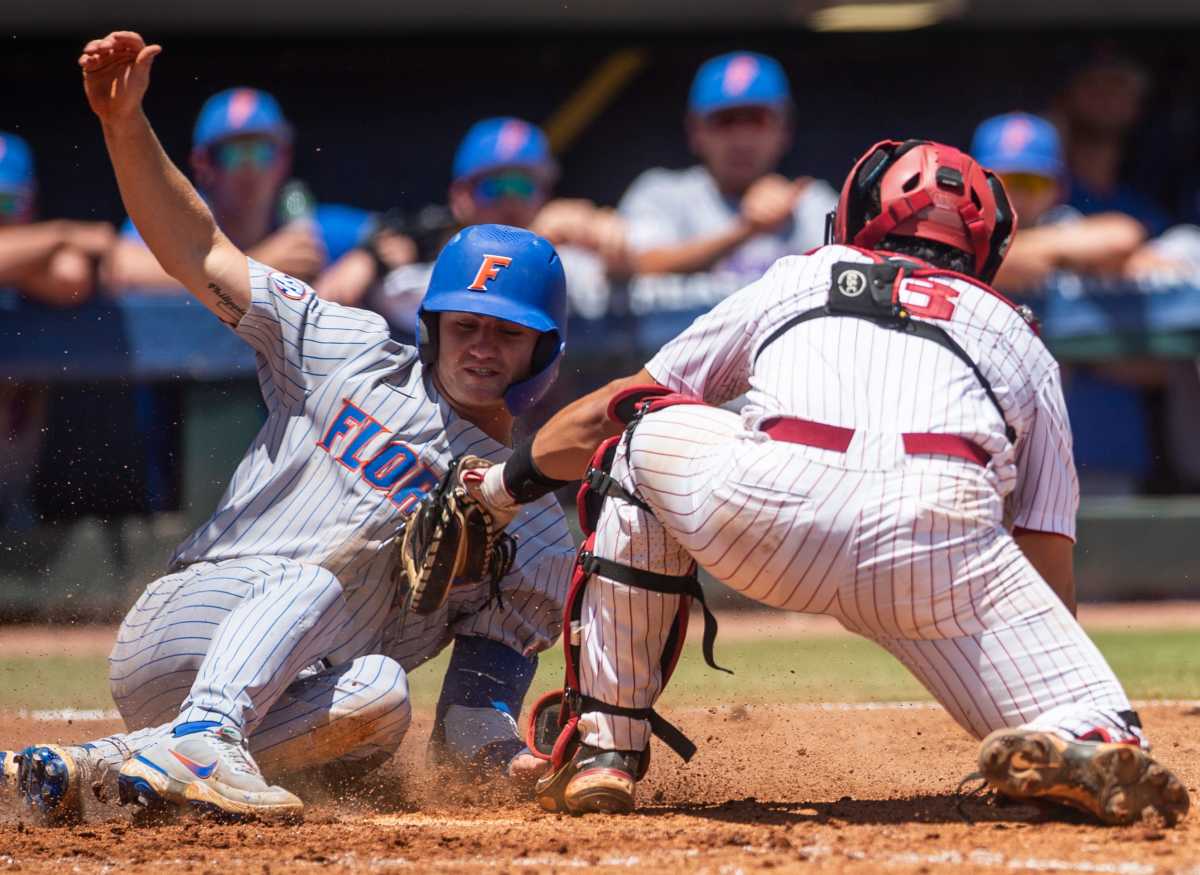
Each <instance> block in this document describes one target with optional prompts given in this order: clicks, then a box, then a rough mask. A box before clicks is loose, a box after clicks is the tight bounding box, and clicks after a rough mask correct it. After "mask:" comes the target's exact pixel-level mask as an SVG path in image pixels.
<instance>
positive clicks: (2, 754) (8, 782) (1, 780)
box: [0, 750, 21, 796]
mask: <svg viewBox="0 0 1200 875" xmlns="http://www.w3.org/2000/svg"><path fill="white" fill-rule="evenodd" d="M20 762H21V760H20V755H19V754H18V753H17V752H16V751H15V750H0V794H3V795H5V796H8V795H12V794H15V793H16V792H17V768H18V765H19V764H20Z"/></svg>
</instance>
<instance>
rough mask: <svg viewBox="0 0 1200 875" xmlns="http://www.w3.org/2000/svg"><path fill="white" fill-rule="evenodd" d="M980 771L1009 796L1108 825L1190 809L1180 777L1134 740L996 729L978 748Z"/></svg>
mask: <svg viewBox="0 0 1200 875" xmlns="http://www.w3.org/2000/svg"><path fill="white" fill-rule="evenodd" d="M979 770H980V772H981V773H982V775H983V777H984V778H985V779H986V780H987V782H988V785H989V786H990V787H991V788H992V789H993V790H995V791H997V792H999V793H1003V794H1005V795H1006V796H1011V797H1013V798H1016V799H1034V798H1040V799H1048V800H1051V801H1053V802H1059V803H1062V804H1064V805H1070V806H1072V807H1074V808H1079V809H1082V810H1083V811H1086V812H1088V813H1090V814H1092V815H1094V816H1096V817H1098V818H1099V819H1100V820H1102V821H1104V822H1105V823H1108V824H1114V825H1115V824H1128V823H1133V822H1135V821H1137V820H1140V819H1141V818H1142V816H1143V814H1145V813H1151V812H1155V813H1157V814H1158V815H1159V816H1161V817H1162V818H1163V820H1165V821H1166V822H1167V823H1168V824H1174V823H1175V822H1176V821H1178V820H1179V819H1180V818H1181V817H1183V816H1184V815H1185V814H1186V813H1187V810H1188V804H1189V801H1188V794H1187V790H1186V789H1185V788H1184V786H1183V784H1181V783H1180V782H1179V779H1178V778H1176V777H1175V776H1174V775H1173V774H1171V773H1170V772H1169V771H1168V770H1167V769H1165V768H1163V767H1162V766H1161V765H1159V764H1158V763H1157V762H1155V760H1154V759H1153V758H1152V757H1151V756H1150V755H1149V754H1147V753H1146V752H1145V751H1144V750H1142V749H1141V748H1139V747H1138V746H1137V745H1132V744H1108V743H1101V742H1092V741H1067V740H1066V739H1063V738H1059V737H1058V736H1057V735H1055V734H1054V733H1051V732H1037V731H1033V730H1027V729H998V730H996V731H995V732H993V733H992V734H991V735H989V736H988V737H987V738H985V739H984V740H983V743H982V745H981V746H980V748H979Z"/></svg>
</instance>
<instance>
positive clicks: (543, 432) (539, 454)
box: [533, 368, 657, 481]
mask: <svg viewBox="0 0 1200 875" xmlns="http://www.w3.org/2000/svg"><path fill="white" fill-rule="evenodd" d="M655 385H657V382H656V381H655V379H654V378H653V377H652V376H650V372H649V371H647V370H646V369H645V368H642V370H640V371H638V372H637V373H636V374H633V375H632V376H629V377H622V378H621V379H619V380H613V381H612V382H611V383H609V384H608V385H607V386H601V387H600V388H599V389H597V390H596V391H595V392H592V393H591V394H590V395H584V396H583V397H582V398H580V399H579V400H578V401H574V402H572V403H571V404H568V405H567V406H566V407H564V408H563V409H562V410H560V411H559V412H558V413H556V414H555V415H554V416H553V417H551V419H550V421H549V422H547V423H546V424H545V425H543V426H542V427H541V428H540V429H538V432H537V434H536V435H534V437H533V463H534V466H535V467H536V468H537V470H538V471H539V472H540V473H541V474H542V475H544V476H545V477H549V478H551V479H553V480H565V481H571V480H578V479H579V478H581V477H582V476H583V475H584V474H585V473H586V472H587V465H588V461H589V460H590V459H591V458H592V454H593V453H595V452H596V447H598V446H600V442H601V441H603V440H604V439H605V438H609V437H612V436H613V435H614V434H617V433H618V432H620V431H621V429H622V428H623V426H622V425H620V424H619V423H616V422H613V421H612V420H611V419H609V418H608V404H609V402H610V401H612V399H613V398H614V397H616V396H617V395H618V394H619V393H621V392H622V391H624V390H625V389H628V388H631V387H633V386H655Z"/></svg>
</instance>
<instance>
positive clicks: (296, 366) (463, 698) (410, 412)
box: [0, 32, 574, 819]
mask: <svg viewBox="0 0 1200 875" xmlns="http://www.w3.org/2000/svg"><path fill="white" fill-rule="evenodd" d="M159 51H160V47H159V46H147V45H146V44H145V43H144V42H143V40H142V38H141V37H140V36H138V35H137V34H135V33H129V32H118V33H113V34H110V35H109V36H107V37H105V38H104V39H100V40H94V41H92V42H90V43H88V44H87V46H86V47H85V48H84V51H83V55H82V57H81V58H80V60H79V63H80V65H81V67H82V68H83V74H84V87H85V90H86V92H87V97H88V101H89V102H90V104H91V106H92V109H93V110H94V111H95V113H96V115H97V116H98V117H99V119H100V122H101V126H102V128H103V131H104V138H105V143H106V144H107V147H108V151H109V154H110V156H111V159H112V164H113V168H114V170H115V171H116V176H117V181H118V183H119V185H120V189H121V195H122V198H123V199H124V201H125V206H126V208H127V209H128V211H129V214H130V216H131V217H132V218H133V221H134V222H135V223H136V225H137V227H138V229H139V230H140V231H141V233H142V236H143V237H144V239H145V240H146V242H147V244H148V245H149V246H150V248H151V249H152V250H153V252H154V254H155V256H156V257H157V258H158V260H159V262H160V263H161V264H162V265H163V267H164V268H165V269H166V270H167V271H168V272H169V273H170V274H171V275H172V276H173V277H175V278H176V279H177V280H178V281H179V282H180V283H181V284H183V285H184V286H186V287H187V288H188V289H189V290H190V291H191V292H192V293H193V294H194V295H195V296H196V297H197V299H198V300H200V302H201V303H203V304H204V305H205V306H206V307H208V308H209V309H210V310H211V311H212V312H213V313H215V314H216V315H217V317H218V318H220V319H221V320H222V321H224V322H225V323H226V324H228V325H229V326H230V327H231V328H232V329H233V330H235V331H237V333H238V334H239V335H240V336H241V337H242V338H244V339H245V340H246V342H247V343H249V344H250V345H251V346H253V347H254V349H255V352H256V354H257V356H256V357H257V363H258V376H259V381H260V383H261V386H262V392H263V399H264V401H265V402H266V406H267V411H268V416H267V420H266V422H265V423H264V425H263V427H262V430H261V431H260V432H259V434H258V436H257V437H256V439H255V441H254V443H253V445H252V446H251V447H250V448H249V450H248V451H247V453H246V455H245V457H244V458H243V460H242V462H241V463H240V464H239V466H238V468H237V470H236V471H235V472H234V475H233V479H232V481H231V482H230V485H229V487H228V489H227V490H226V492H225V495H224V496H223V497H222V499H221V503H220V505H219V506H218V508H217V510H216V512H215V513H214V514H213V516H212V518H211V519H210V520H209V521H208V522H207V523H205V524H204V525H203V526H202V527H200V529H198V530H197V531H196V532H195V533H193V535H192V536H191V537H190V538H189V539H188V540H187V541H185V542H184V543H183V544H182V545H181V546H180V547H179V549H178V550H177V551H176V553H175V556H174V558H173V559H172V562H171V569H170V573H169V574H167V576H165V577H163V578H160V579H159V580H157V581H155V582H154V583H152V584H151V585H150V586H149V587H148V588H147V589H146V591H145V593H144V594H143V595H142V596H141V598H140V599H139V600H138V602H137V603H136V604H135V605H134V607H133V608H132V610H131V611H130V612H129V614H128V616H127V617H126V618H125V621H124V623H123V624H122V626H121V629H120V631H119V633H118V637H117V643H116V646H115V647H114V649H113V653H112V657H111V659H110V664H111V683H112V694H113V698H114V700H115V701H116V703H117V706H118V708H119V709H120V711H121V714H122V716H123V717H124V719H125V723H126V726H127V728H128V732H125V733H120V734H117V735H113V736H110V737H107V738H102V739H97V740H95V741H93V742H91V743H89V744H84V745H82V746H77V747H60V746H50V745H34V746H31V747H29V748H26V749H25V750H23V751H21V752H20V753H19V754H14V753H13V752H11V751H9V752H4V753H2V754H0V758H2V759H3V761H4V762H3V765H4V767H5V769H4V774H5V776H6V778H7V780H8V782H9V783H10V784H11V783H15V784H16V785H17V787H18V789H19V791H20V793H21V796H22V798H23V799H24V800H25V802H26V803H27V804H28V805H29V806H31V807H32V808H33V809H35V810H37V811H40V812H42V813H44V814H45V815H47V816H48V817H50V818H51V819H62V818H67V817H70V816H72V815H73V814H74V813H75V812H76V811H77V809H78V804H79V798H80V793H81V788H82V787H86V786H88V785H89V784H92V783H94V782H97V781H101V780H103V779H104V777H105V776H106V775H111V774H113V773H117V783H118V787H119V791H120V795H121V798H122V799H123V800H124V801H131V802H136V803H138V804H141V805H145V806H152V807H161V808H163V809H165V810H168V811H169V810H173V808H174V807H176V806H180V805H192V806H199V807H201V808H204V809H209V810H214V811H216V812H217V813H220V814H223V815H233V816H273V815H289V816H294V815H296V814H298V813H299V812H300V811H301V809H302V803H301V801H300V799H298V798H297V797H296V796H295V795H293V793H291V792H289V791H288V790H286V789H284V788H283V787H282V786H278V785H275V784H272V783H270V782H269V780H268V778H266V777H264V774H265V775H269V776H271V777H272V778H275V779H279V776H285V775H297V774H299V773H304V772H312V770H313V769H315V768H316V767H320V766H322V765H323V764H325V768H324V770H323V772H322V775H323V776H324V777H330V776H346V777H353V776H355V775H358V774H361V773H363V772H364V771H366V770H368V769H370V768H373V767H375V766H377V765H378V764H380V763H381V762H383V761H384V760H386V759H387V758H388V757H390V756H391V754H392V753H393V752H394V751H395V749H396V748H397V746H398V745H399V744H400V741H401V739H402V738H403V737H404V734H405V731H406V730H407V728H408V726H409V721H410V705H409V698H408V688H407V683H406V673H407V672H409V671H411V670H412V669H413V668H415V667H416V666H418V665H420V664H421V663H422V662H424V661H426V660H428V659H429V658H431V657H432V656H433V655H434V654H436V653H437V652H438V651H440V650H441V649H442V648H444V647H445V646H446V645H448V644H450V643H451V641H452V640H453V641H454V650H453V654H452V657H451V664H450V669H449V672H448V675H447V678H446V682H445V685H444V688H443V692H442V697H441V701H440V702H439V704H438V710H437V721H436V727H435V730H434V745H433V746H434V749H435V750H434V752H435V754H436V755H437V756H438V757H439V759H440V760H443V761H447V762H449V763H450V764H452V765H461V766H463V767H466V768H469V769H472V770H474V769H484V768H487V767H493V768H495V769H496V770H504V771H505V772H506V773H507V774H508V775H510V776H516V777H520V776H522V775H524V776H525V777H526V778H528V777H530V776H533V775H535V774H536V773H537V772H538V771H540V770H541V769H542V768H543V764H542V763H541V762H540V761H538V760H537V759H535V758H534V757H532V756H530V755H529V754H528V753H527V752H522V749H523V743H522V741H521V739H520V738H519V735H518V733H517V727H516V722H515V720H516V718H517V717H518V716H519V713H520V709H521V703H522V699H523V697H524V695H525V692H526V691H527V689H528V686H529V683H530V681H531V680H532V676H533V673H534V669H535V667H536V653H537V652H538V651H540V650H543V649H545V648H546V647H548V646H550V644H551V643H552V642H553V641H554V640H555V639H556V638H557V636H558V634H559V631H560V623H561V615H562V610H563V603H564V596H565V592H566V587H567V583H568V580H569V576H570V570H571V563H572V557H573V553H574V548H573V544H572V542H571V540H570V537H569V534H568V532H567V528H566V526H565V523H564V520H563V516H562V511H561V510H560V509H559V507H558V505H557V503H556V502H555V501H554V499H553V498H552V497H546V498H544V499H542V500H541V501H538V502H535V503H534V504H532V505H531V506H529V507H527V508H525V509H524V510H523V512H522V513H521V514H520V515H518V516H517V517H516V518H515V519H514V520H513V521H512V523H511V524H510V526H509V532H511V533H512V534H513V535H514V536H515V538H516V542H517V544H518V545H519V550H518V552H517V555H516V556H515V560H514V559H513V557H512V556H508V557H507V559H506V561H504V562H499V563H490V564H489V567H492V568H498V569H502V570H499V571H497V574H496V576H497V577H498V578H500V579H493V580H491V581H488V580H483V579H480V578H476V579H468V580H460V581H457V583H458V584H459V585H458V586H456V587H455V589H454V591H453V593H451V594H450V597H449V599H448V600H446V601H445V602H444V603H439V604H437V605H434V606H433V607H432V609H431V610H429V611H428V612H426V613H418V612H416V611H410V610H405V608H404V602H403V599H404V595H405V590H406V587H405V586H402V585H401V584H402V583H403V582H404V577H403V575H401V574H397V555H398V553H397V549H396V546H395V544H394V542H395V541H396V538H395V535H396V531H397V525H398V522H399V521H400V520H401V518H402V517H403V516H404V515H405V514H406V513H407V512H408V511H409V510H411V508H412V507H413V506H414V505H415V504H416V503H417V502H418V501H419V500H420V499H421V497H422V496H423V494H424V493H426V492H427V491H428V490H429V489H430V488H431V487H432V486H433V485H435V484H437V483H438V482H439V480H440V479H441V478H442V475H443V472H445V471H446V470H447V466H448V462H449V460H450V459H451V458H453V457H457V456H461V455H463V454H473V455H476V456H480V457H483V458H485V459H489V460H493V461H496V462H499V461H502V460H503V459H504V458H506V457H507V455H508V453H509V449H508V446H509V445H510V443H511V439H512V428H513V421H514V416H515V415H517V414H519V413H520V412H521V411H523V410H525V409H526V408H528V407H529V406H531V405H532V404H533V403H534V402H535V401H536V400H537V399H538V398H539V397H540V396H541V395H542V394H543V393H544V392H545V391H546V389H547V388H548V387H549V385H550V384H551V382H552V381H553V380H554V377H555V375H556V373H557V369H558V363H559V361H560V359H561V355H562V351H563V348H564V346H565V315H566V294H565V286H564V278H563V272H562V268H561V265H560V264H559V261H558V256H557V255H556V253H555V252H554V249H553V247H551V246H550V244H549V243H547V242H546V241H545V240H543V239H542V238H540V237H538V236H536V235H534V234H532V233H530V232H528V231H523V230H520V229H516V228H509V227H506V226H502V225H480V226H475V227H472V228H467V229H465V230H464V231H462V232H461V233H460V234H459V235H457V236H456V237H455V238H454V239H453V240H451V241H450V243H448V244H447V246H446V248H445V249H444V250H443V252H442V254H441V256H440V257H439V258H438V261H437V264H436V265H435V266H434V269H433V273H432V276H431V279H430V282H429V292H428V294H427V296H426V298H425V301H424V305H423V307H422V309H421V312H420V315H419V323H420V325H419V332H418V334H419V336H420V340H419V343H418V347H419V348H417V349H414V348H412V347H407V346H403V345H400V344H398V343H396V342H394V341H393V340H391V338H390V337H389V335H388V330H387V327H386V325H385V323H384V321H383V319H382V318H380V317H379V316H376V315H374V314H371V313H367V312H365V311H361V310H354V309H350V308H346V307H341V306H339V305H336V304H331V303H328V302H324V301H321V300H319V299H318V298H317V297H316V295H315V294H314V293H313V291H312V289H311V288H310V287H309V286H307V285H306V284H304V283H303V282H300V281H299V280H297V279H295V278H293V277H290V276H287V275H284V274H281V273H279V272H276V271H273V270H272V269H271V268H270V267H269V266H267V265H264V264H259V263H257V262H255V261H253V260H250V259H247V257H246V256H245V255H244V254H243V253H242V252H241V251H239V250H238V249H237V248H236V247H235V246H233V244H231V243H230V242H229V240H228V239H227V238H226V237H225V235H224V234H222V233H221V232H220V231H219V230H218V229H217V227H216V226H215V225H214V223H213V219H212V216H211V214H210V213H209V211H208V209H207V208H206V207H205V205H204V203H203V201H202V200H201V199H200V198H199V197H198V195H197V194H196V192H195V190H194V189H193V188H192V187H191V185H190V184H189V183H188V182H187V181H186V179H185V178H184V176H183V175H182V174H181V173H180V172H179V171H178V170H177V169H176V168H175V166H174V165H172V163H171V162H170V160H169V159H168V158H167V156H166V154H165V153H164V152H163V150H162V148H161V146H160V145H159V143H158V141H157V139H156V138H155V135H154V132H153V130H152V129H151V127H150V124H149V122H148V121H147V119H146V117H145V116H144V115H143V113H142V98H143V95H144V94H145V92H146V88H147V86H148V84H149V78H150V68H151V64H152V62H153V60H154V58H155V56H156V55H157V54H158V53H159ZM506 519H507V518H506ZM505 571H506V573H505ZM500 575H502V577H500Z"/></svg>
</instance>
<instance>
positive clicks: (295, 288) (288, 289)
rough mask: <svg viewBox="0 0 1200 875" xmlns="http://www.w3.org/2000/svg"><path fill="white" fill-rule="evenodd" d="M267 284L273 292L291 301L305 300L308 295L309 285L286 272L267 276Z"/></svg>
mask: <svg viewBox="0 0 1200 875" xmlns="http://www.w3.org/2000/svg"><path fill="white" fill-rule="evenodd" d="M267 284H268V286H269V287H270V288H271V290H272V291H273V292H276V293H277V294H280V295H283V297H285V298H287V299H288V300H289V301H303V300H304V299H305V298H306V297H308V286H306V285H305V284H304V283H302V282H300V280H298V279H296V278H295V277H294V276H288V275H287V274H286V273H272V274H271V275H270V276H268V277H267Z"/></svg>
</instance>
